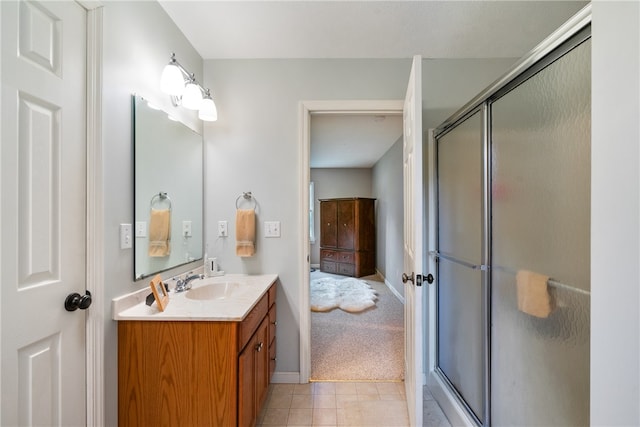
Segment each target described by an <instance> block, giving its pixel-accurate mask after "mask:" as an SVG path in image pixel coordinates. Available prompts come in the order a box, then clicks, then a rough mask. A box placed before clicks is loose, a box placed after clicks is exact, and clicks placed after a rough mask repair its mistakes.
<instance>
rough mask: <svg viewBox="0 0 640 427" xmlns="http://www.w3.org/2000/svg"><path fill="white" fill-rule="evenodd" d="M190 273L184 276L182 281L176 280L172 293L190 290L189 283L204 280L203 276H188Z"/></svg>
mask: <svg viewBox="0 0 640 427" xmlns="http://www.w3.org/2000/svg"><path fill="white" fill-rule="evenodd" d="M191 273H192V272H191V271H190V272H189V273H187V274H185V275H184V279H176V287H175V288H174V289H173V291H174V292H184V291H188V290H189V289H191V281H192V280H195V279H204V274H193V275H191V276H190V274H191Z"/></svg>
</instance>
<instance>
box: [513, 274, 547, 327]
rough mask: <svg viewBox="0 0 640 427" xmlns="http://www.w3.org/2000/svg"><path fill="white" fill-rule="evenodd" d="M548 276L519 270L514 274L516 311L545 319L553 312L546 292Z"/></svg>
mask: <svg viewBox="0 0 640 427" xmlns="http://www.w3.org/2000/svg"><path fill="white" fill-rule="evenodd" d="M548 280H549V277H548V276H545V275H542V274H539V273H534V272H532V271H527V270H520V271H518V273H517V274H516V285H517V293H518V309H519V310H520V311H522V312H524V313H527V314H530V315H532V316H535V317H540V318H546V317H548V316H549V314H551V312H552V311H553V305H552V303H551V297H550V295H549V291H548V290H547V281H548Z"/></svg>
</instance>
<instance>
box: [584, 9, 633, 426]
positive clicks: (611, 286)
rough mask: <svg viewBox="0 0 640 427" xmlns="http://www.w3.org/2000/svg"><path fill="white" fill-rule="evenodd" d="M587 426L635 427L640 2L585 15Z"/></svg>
mask: <svg viewBox="0 0 640 427" xmlns="http://www.w3.org/2000/svg"><path fill="white" fill-rule="evenodd" d="M592 18H593V21H592V37H593V38H592V94H591V96H592V131H591V138H592V140H591V150H592V152H591V159H592V160H591V425H594V426H605V425H606V426H614V425H617V426H632V425H633V426H637V425H640V404H639V403H640V316H639V314H638V313H639V310H638V306H639V305H640V277H639V271H638V266H639V265H640V262H639V261H640V228H639V227H638V224H639V222H640V209H639V202H640V173H639V171H640V158H639V156H640V150H639V149H638V145H639V144H640V124H639V123H640V3H638V2H605V1H596V2H594V3H593V10H592Z"/></svg>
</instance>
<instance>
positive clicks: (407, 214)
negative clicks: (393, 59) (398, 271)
mask: <svg viewBox="0 0 640 427" xmlns="http://www.w3.org/2000/svg"><path fill="white" fill-rule="evenodd" d="M403 123H404V136H403V150H402V152H403V189H404V271H405V273H406V274H407V275H412V273H416V274H422V261H423V260H422V256H423V254H422V251H423V249H422V218H423V201H422V58H421V57H420V56H417V55H416V56H414V57H413V65H412V67H411V74H410V75H409V84H408V87H407V95H406V97H405V103H404V108H403ZM404 295H405V307H404V329H405V389H406V394H407V407H408V410H409V420H410V422H411V425H412V426H421V425H422V405H423V403H422V385H423V384H422V383H423V381H422V378H423V375H424V372H423V367H422V357H423V348H422V322H423V318H422V287H420V286H415V285H414V283H412V282H410V281H407V282H406V284H405V291H404Z"/></svg>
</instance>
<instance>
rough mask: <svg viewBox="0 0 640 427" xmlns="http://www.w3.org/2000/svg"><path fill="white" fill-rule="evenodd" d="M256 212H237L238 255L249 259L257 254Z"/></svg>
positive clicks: (245, 210) (251, 210)
mask: <svg viewBox="0 0 640 427" xmlns="http://www.w3.org/2000/svg"><path fill="white" fill-rule="evenodd" d="M255 240H256V211H255V210H253V209H238V210H237V211H236V255H237V256H239V257H249V256H253V255H254V254H255V253H256V244H255Z"/></svg>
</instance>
